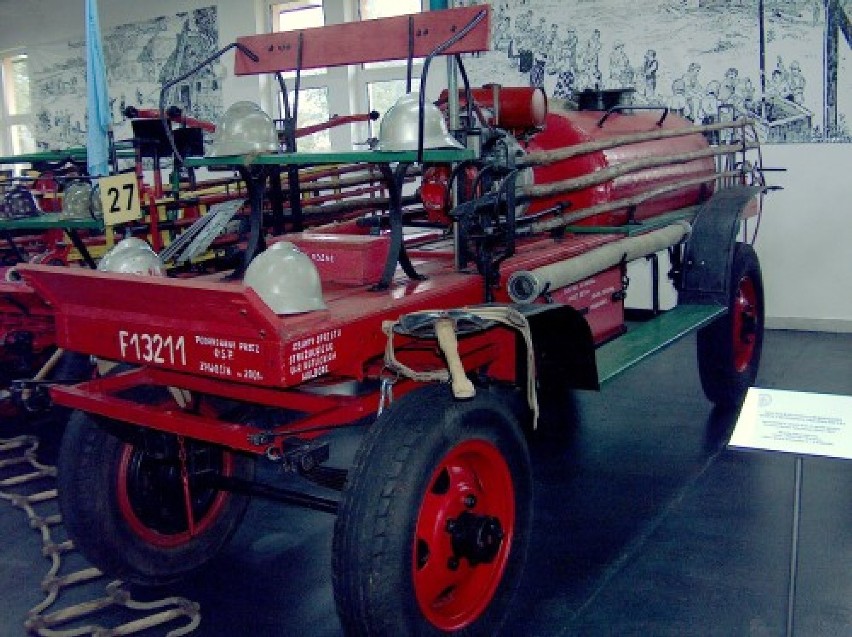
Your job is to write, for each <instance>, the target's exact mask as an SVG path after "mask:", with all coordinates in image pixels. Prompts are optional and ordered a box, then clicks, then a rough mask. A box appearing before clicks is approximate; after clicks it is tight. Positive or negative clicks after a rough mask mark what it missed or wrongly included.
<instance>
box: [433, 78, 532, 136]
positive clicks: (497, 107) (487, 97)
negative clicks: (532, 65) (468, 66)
mask: <svg viewBox="0 0 852 637" xmlns="http://www.w3.org/2000/svg"><path fill="white" fill-rule="evenodd" d="M470 95H471V97H472V98H473V101H474V103H475V104H476V105H477V106H479V107H480V108H483V109H486V110H487V111H488V114H487V117H488V123H489V124H491V125H492V126H499V127H500V128H505V129H507V130H516V131H526V130H528V129H531V128H538V127H540V126H542V125H543V124H544V120H545V116H546V115H547V95H545V93H544V91H543V90H542V89H540V88H532V87H529V86H500V85H499V84H486V85H485V86H483V87H481V88H472V89H471V90H470ZM447 96H448V93H447V90H446V89H444V91H443V92H442V93H441V96H440V98H439V99H438V103H439V104H443V103H445V102H446V101H447ZM459 103H460V105H461V106H462V107H464V106H465V105H466V104H467V101H466V97H465V92H464V89H460V90H459Z"/></svg>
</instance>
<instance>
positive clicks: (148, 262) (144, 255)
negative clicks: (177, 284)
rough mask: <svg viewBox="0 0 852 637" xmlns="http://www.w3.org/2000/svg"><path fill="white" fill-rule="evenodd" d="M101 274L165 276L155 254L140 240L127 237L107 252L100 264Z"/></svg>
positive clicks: (163, 269)
mask: <svg viewBox="0 0 852 637" xmlns="http://www.w3.org/2000/svg"><path fill="white" fill-rule="evenodd" d="M98 270H99V271H101V272H117V273H121V274H136V275H142V276H165V275H166V268H165V266H164V265H163V262H162V261H160V257H158V256H157V253H156V252H154V251H153V250H152V249H151V246H149V245H148V244H147V243H145V242H144V241H143V240H142V239H137V238H135V237H128V238H127V239H122V240H121V241H119V242H118V243H117V244H116V245H115V247H114V248H113V249H112V250H110V251H109V252H107V253H106V254H105V255H104V256H103V258H102V259H101V261H100V263H98Z"/></svg>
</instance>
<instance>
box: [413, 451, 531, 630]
mask: <svg viewBox="0 0 852 637" xmlns="http://www.w3.org/2000/svg"><path fill="white" fill-rule="evenodd" d="M465 515H466V516H468V517H469V518H477V519H479V520H487V521H489V522H490V523H491V524H492V526H493V524H494V521H497V522H498V523H499V527H500V531H501V533H500V534H501V535H502V539H501V540H499V545H497V544H494V543H491V547H490V549H491V550H493V551H495V552H494V554H493V556H491V559H490V560H488V561H487V562H485V563H477V564H475V565H472V564H471V560H470V559H469V558H468V557H461V559H457V556H458V550H456V549H457V547H456V549H454V545H453V535H452V534H451V532H450V529H451V528H453V526H454V525H455V523H456V521H457V520H460V519H462V518H463V517H464V516H465ZM514 529H515V490H514V487H513V484H512V476H511V473H510V471H509V467H508V465H507V464H506V461H505V460H504V458H503V456H502V454H501V453H500V451H499V450H498V449H497V448H496V447H495V446H494V445H493V444H491V443H490V442H486V441H484V440H468V441H465V442H463V443H461V444H460V445H458V446H457V447H455V448H453V449H452V450H451V451H450V452H449V453H448V454H447V455H446V456H444V458H443V459H442V460H441V462H440V464H439V465H438V467H437V468H436V470H435V472H434V473H433V474H432V477H431V479H430V481H429V485H428V487H427V490H426V493H425V495H424V497H423V502H422V504H421V506H420V511H419V512H418V514H417V522H416V525H415V541H414V547H413V555H412V573H413V579H414V591H415V596H416V598H417V603H418V605H419V606H420V610H421V611H422V612H423V614H424V615H425V617H426V619H428V620H429V621H430V622H431V623H432V624H433V625H434V626H436V627H437V628H439V629H441V630H447V631H449V630H458V629H461V628H464V627H465V626H468V625H469V624H471V623H472V622H473V621H475V620H476V619H477V618H478V617H479V616H480V615H481V614H482V613H483V611H484V610H485V609H486V607H487V606H488V604H489V602H490V601H491V599H492V598H493V597H494V593H495V592H496V590H497V586H498V585H499V584H500V580H501V579H502V577H503V572H504V570H505V569H506V563H507V561H508V558H509V553H510V550H511V546H512V539H513V536H514Z"/></svg>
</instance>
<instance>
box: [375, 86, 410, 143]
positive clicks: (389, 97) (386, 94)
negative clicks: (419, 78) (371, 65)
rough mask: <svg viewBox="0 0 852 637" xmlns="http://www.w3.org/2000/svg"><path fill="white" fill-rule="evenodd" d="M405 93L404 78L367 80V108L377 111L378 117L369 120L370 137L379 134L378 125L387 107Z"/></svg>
mask: <svg viewBox="0 0 852 637" xmlns="http://www.w3.org/2000/svg"><path fill="white" fill-rule="evenodd" d="M403 95H405V80H383V81H379V82H367V109H368V110H369V111H378V112H379V114H380V117H379V119H377V120H376V121H370V124H369V126H370V137H378V136H379V126H380V125H381V123H382V119H383V118H384V116H385V113H387V111H388V109H389V108H390V107H391V106H393V105H394V104H395V103H396V101H397V100H398V99H399V98H400V97H402V96H403Z"/></svg>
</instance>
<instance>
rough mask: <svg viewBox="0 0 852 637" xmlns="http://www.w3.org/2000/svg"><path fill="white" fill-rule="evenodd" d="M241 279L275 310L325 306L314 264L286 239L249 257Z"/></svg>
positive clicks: (286, 311)
mask: <svg viewBox="0 0 852 637" xmlns="http://www.w3.org/2000/svg"><path fill="white" fill-rule="evenodd" d="M243 282H244V283H245V284H246V286H248V287H250V288H252V289H253V290H254V291H255V292H257V294H258V296H259V297H260V298H261V299H262V300H263V302H264V303H266V304H267V305H268V306H269V307H270V309H271V310H272V311H273V312H275V313H276V314H300V313H302V312H311V311H313V310H324V309H325V307H326V306H325V301H323V298H322V283H321V282H320V276H319V272H318V271H317V267H316V266H315V265H314V262H313V261H311V259H310V257H308V256H307V255H306V254H305V253H303V252H301V251H300V250H299V249H298V248H297V247H296V246H295V245H293V244H292V243H290V242H289V241H279V242H278V243H274V244H273V245H272V246H270V247H269V248H267V249H266V250H264V251H263V252H261V253H260V254H258V255H257V256H256V257H255V258H254V259H252V262H251V263H250V264H249V266H248V268H246V274H245V277H244V278H243Z"/></svg>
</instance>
